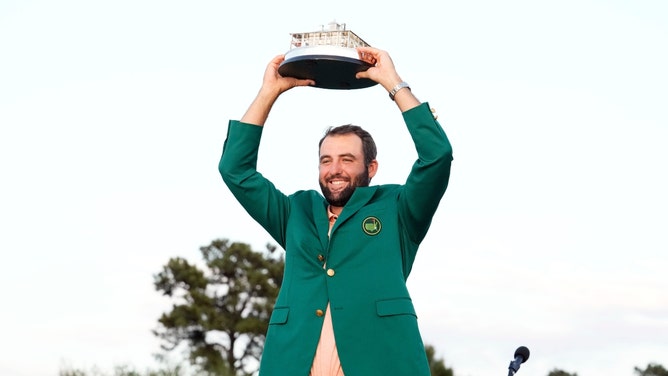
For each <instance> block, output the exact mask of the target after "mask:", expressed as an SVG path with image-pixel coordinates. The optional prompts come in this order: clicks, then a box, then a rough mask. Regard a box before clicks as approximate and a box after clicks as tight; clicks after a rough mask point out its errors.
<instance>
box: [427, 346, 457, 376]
mask: <svg viewBox="0 0 668 376" xmlns="http://www.w3.org/2000/svg"><path fill="white" fill-rule="evenodd" d="M424 348H425V351H426V352H427V360H428V361H429V369H430V370H431V376H454V371H453V370H452V368H447V367H446V366H445V361H444V360H443V358H439V359H436V350H435V349H434V347H433V346H431V345H425V347H424Z"/></svg>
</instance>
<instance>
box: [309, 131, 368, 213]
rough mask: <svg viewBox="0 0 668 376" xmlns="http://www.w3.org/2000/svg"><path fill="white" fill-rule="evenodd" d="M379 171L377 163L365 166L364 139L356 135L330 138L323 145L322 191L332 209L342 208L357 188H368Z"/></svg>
mask: <svg viewBox="0 0 668 376" xmlns="http://www.w3.org/2000/svg"><path fill="white" fill-rule="evenodd" d="M377 168H378V162H376V161H375V160H373V161H372V162H371V163H369V164H368V165H366V164H365V163H364V152H363V150H362V140H361V139H360V138H359V137H358V136H357V135H355V134H343V135H335V136H328V137H326V138H325V139H324V140H323V142H322V144H321V146H320V166H319V170H320V176H319V183H320V189H321V190H322V194H323V196H325V199H327V202H329V204H330V205H331V206H332V207H335V208H342V207H343V206H344V205H345V204H346V203H347V202H348V200H350V197H351V196H352V195H353V192H355V188H357V187H366V186H368V185H369V182H370V181H371V178H373V176H374V175H375V174H376V169H377Z"/></svg>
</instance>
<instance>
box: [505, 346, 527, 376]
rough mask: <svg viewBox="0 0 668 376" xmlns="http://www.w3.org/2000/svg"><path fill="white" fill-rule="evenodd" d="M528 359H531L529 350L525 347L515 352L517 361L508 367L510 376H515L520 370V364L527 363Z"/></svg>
mask: <svg viewBox="0 0 668 376" xmlns="http://www.w3.org/2000/svg"><path fill="white" fill-rule="evenodd" d="M527 359H529V349H527V348H526V347H525V346H520V347H518V348H517V350H515V360H513V361H511V362H510V365H509V366H508V376H513V375H514V374H515V372H517V371H518V370H519V369H520V364H522V363H524V362H526V361H527Z"/></svg>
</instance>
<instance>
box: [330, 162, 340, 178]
mask: <svg viewBox="0 0 668 376" xmlns="http://www.w3.org/2000/svg"><path fill="white" fill-rule="evenodd" d="M342 166H343V165H342V164H341V163H340V162H339V161H336V160H334V161H332V163H330V164H329V174H330V175H336V174H338V173H340V172H341V171H342Z"/></svg>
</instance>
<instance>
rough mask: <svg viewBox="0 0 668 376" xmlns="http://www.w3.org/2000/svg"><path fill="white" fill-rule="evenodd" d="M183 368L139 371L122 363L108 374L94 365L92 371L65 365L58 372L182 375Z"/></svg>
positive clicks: (94, 375) (73, 375)
mask: <svg viewBox="0 0 668 376" xmlns="http://www.w3.org/2000/svg"><path fill="white" fill-rule="evenodd" d="M182 375H183V370H182V369H181V367H180V366H174V367H166V368H164V369H160V370H157V371H156V370H147V371H146V372H143V373H141V372H138V371H137V370H135V369H134V368H132V367H130V366H127V365H120V366H116V367H114V372H113V373H112V374H108V373H105V372H102V371H100V370H99V369H98V368H96V367H93V368H92V369H91V370H90V371H86V370H83V369H79V368H74V367H64V368H63V369H61V370H60V371H59V372H58V376H182Z"/></svg>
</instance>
